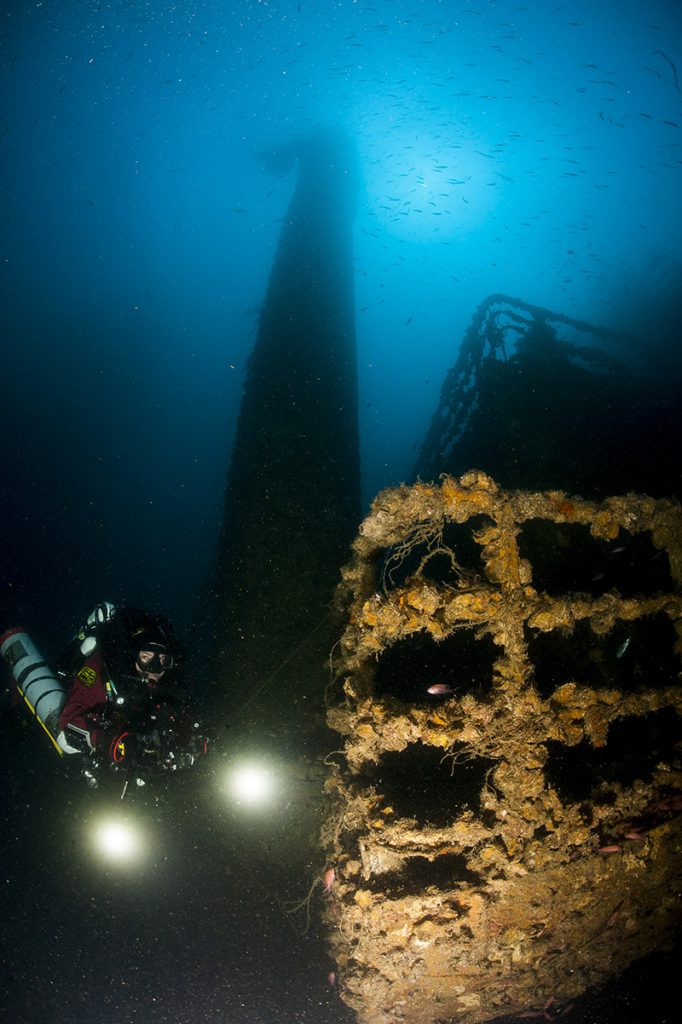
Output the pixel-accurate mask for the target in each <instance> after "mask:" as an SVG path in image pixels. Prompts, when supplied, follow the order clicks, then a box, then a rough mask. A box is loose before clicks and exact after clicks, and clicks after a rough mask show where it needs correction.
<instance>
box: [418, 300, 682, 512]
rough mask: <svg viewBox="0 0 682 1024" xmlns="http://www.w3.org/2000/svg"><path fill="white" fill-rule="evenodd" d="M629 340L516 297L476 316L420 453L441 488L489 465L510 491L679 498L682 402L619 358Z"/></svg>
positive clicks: (427, 475)
mask: <svg viewBox="0 0 682 1024" xmlns="http://www.w3.org/2000/svg"><path fill="white" fill-rule="evenodd" d="M632 340H633V339H625V336H624V335H622V334H621V333H619V332H617V331H613V330H608V329H606V328H603V327H598V326H596V325H594V324H591V323H588V322H586V321H583V320H575V319H573V318H571V317H568V316H564V315H563V314H561V313H555V312H552V311H551V310H548V309H543V308H541V307H540V306H534V305H531V304H530V303H527V302H524V301H523V300H521V299H516V298H511V297H510V296H507V295H502V294H495V295H491V296H489V297H488V298H487V299H485V301H484V302H482V303H481V305H480V306H479V307H478V309H477V310H476V313H475V315H474V317H473V319H472V322H471V325H470V326H469V328H468V330H467V332H466V335H465V338H464V341H463V343H462V346H461V348H460V351H459V355H458V358H457V361H456V363H455V365H454V367H453V368H452V369H451V370H450V371H449V373H448V374H447V377H446V379H445V382H444V384H443V387H442V391H441V397H440V403H439V406H438V409H437V411H436V414H435V416H434V418H433V420H432V423H431V426H430V428H429V431H428V434H427V436H426V439H425V441H424V445H423V447H422V449H421V452H420V456H419V459H418V462H417V466H416V474H417V475H418V476H419V477H420V478H421V479H423V480H434V479H437V478H438V477H439V475H440V474H441V473H444V472H447V473H451V474H454V475H457V474H459V473H462V472H464V471H466V470H467V469H469V468H470V467H471V466H480V467H481V468H484V469H485V470H486V472H489V473H490V474H491V475H492V476H494V477H495V479H496V480H497V481H498V482H499V483H500V484H501V485H502V486H505V487H521V488H529V489H538V488H552V487H561V488H564V489H568V490H571V491H575V492H577V493H581V494H583V495H585V496H592V497H603V496H604V495H607V494H613V493H618V492H621V491H623V490H637V491H645V492H647V493H650V494H653V495H656V496H662V495H665V494H671V493H674V494H680V493H682V488H681V486H680V484H681V479H682V478H681V473H682V468H681V463H680V459H679V455H678V453H677V451H676V450H675V448H674V447H673V446H672V445H671V439H675V438H677V437H679V436H680V434H679V432H680V427H681V426H682V423H681V417H680V410H679V404H680V403H679V396H678V395H677V394H676V392H675V389H674V388H667V387H666V386H665V385H664V384H663V386H661V381H660V379H659V380H658V381H656V376H655V374H654V373H652V375H651V376H650V377H647V378H645V379H642V377H640V376H639V375H637V376H636V375H635V374H634V373H633V371H632V370H630V369H629V368H628V367H627V366H626V365H625V363H623V362H621V361H620V360H619V359H617V358H616V357H615V356H614V354H613V353H614V352H619V353H620V352H622V351H623V350H624V349H625V348H626V347H631V346H632Z"/></svg>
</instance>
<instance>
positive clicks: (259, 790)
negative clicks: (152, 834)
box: [228, 764, 275, 805]
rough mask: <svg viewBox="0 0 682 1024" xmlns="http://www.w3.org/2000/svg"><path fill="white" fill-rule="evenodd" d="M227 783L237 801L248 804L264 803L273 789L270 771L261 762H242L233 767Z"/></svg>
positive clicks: (272, 792)
mask: <svg viewBox="0 0 682 1024" xmlns="http://www.w3.org/2000/svg"><path fill="white" fill-rule="evenodd" d="M228 784H229V788H230V792H231V793H232V795H233V796H234V798H235V799H236V800H237V802H238V803H244V804H249V805H258V804H264V803H266V802H267V801H268V800H269V799H270V798H271V797H272V796H273V794H274V791H275V780H274V778H273V775H272V773H271V772H270V771H269V769H268V768H266V767H265V766H264V765H261V764H242V765H239V766H238V767H236V768H234V769H233V770H232V772H231V774H230V777H229V783H228Z"/></svg>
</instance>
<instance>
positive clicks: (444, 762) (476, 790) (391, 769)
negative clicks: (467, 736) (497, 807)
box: [359, 743, 496, 828]
mask: <svg viewBox="0 0 682 1024" xmlns="http://www.w3.org/2000/svg"><path fill="white" fill-rule="evenodd" d="M495 763H496V762H495V761H493V760H491V759H490V758H485V757H475V756H472V755H471V754H470V752H469V750H468V748H467V747H466V745H465V744H457V745H456V746H455V748H454V749H453V750H452V751H451V752H449V753H447V754H444V753H443V751H442V750H440V749H437V748H436V747H430V746H427V745H426V744H423V743H413V744H411V745H410V746H409V747H407V748H406V749H405V750H400V751H389V752H388V753H386V754H384V755H383V756H382V758H381V760H380V761H379V763H378V764H377V765H372V766H370V767H368V768H366V769H365V771H364V772H363V773H362V775H361V777H360V778H359V785H360V786H372V787H375V788H376V790H377V792H378V793H379V794H380V796H381V799H382V801H383V802H384V803H386V804H388V805H390V806H391V807H392V808H393V811H394V815H395V818H414V819H415V820H416V822H417V825H418V826H419V827H424V826H428V825H430V826H432V827H433V828H445V827H446V826H447V825H450V824H451V823H452V822H453V821H454V820H455V819H456V818H457V817H458V816H459V815H460V814H461V813H462V812H463V811H465V810H470V811H473V813H474V814H479V813H480V810H481V790H482V788H483V786H484V784H485V778H486V775H487V773H488V772H489V771H490V769H491V768H492V767H493V765H494V764H495Z"/></svg>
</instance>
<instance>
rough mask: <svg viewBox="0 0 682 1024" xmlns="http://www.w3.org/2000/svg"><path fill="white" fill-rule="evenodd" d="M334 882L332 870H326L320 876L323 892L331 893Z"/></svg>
mask: <svg viewBox="0 0 682 1024" xmlns="http://www.w3.org/2000/svg"><path fill="white" fill-rule="evenodd" d="M335 881H336V871H334V868H327V870H326V871H325V873H324V874H323V875H322V884H323V885H324V891H325V892H331V891H332V886H333V884H334V882H335Z"/></svg>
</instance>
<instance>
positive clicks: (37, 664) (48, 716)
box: [0, 628, 66, 756]
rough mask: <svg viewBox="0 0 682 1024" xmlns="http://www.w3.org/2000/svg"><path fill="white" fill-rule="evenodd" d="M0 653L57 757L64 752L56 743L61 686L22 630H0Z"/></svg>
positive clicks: (64, 694)
mask: <svg viewBox="0 0 682 1024" xmlns="http://www.w3.org/2000/svg"><path fill="white" fill-rule="evenodd" d="M0 655H1V656H2V658H3V659H4V661H5V664H6V665H7V667H8V668H9V670H10V672H11V673H12V676H13V678H14V681H15V683H16V686H17V690H18V691H19V693H20V694H21V696H22V697H23V698H24V701H25V702H26V706H27V707H28V709H29V711H30V712H31V714H32V715H34V716H35V718H36V719H37V721H38V722H39V723H40V725H41V726H42V727H43V729H44V730H45V732H46V733H47V735H48V736H49V737H50V739H51V741H52V743H53V745H54V747H55V749H56V750H57V751H58V752H59V754H60V756H61V755H63V754H64V753H65V751H64V750H63V749H62V748H61V747H60V745H59V743H58V742H57V720H58V718H59V712H60V711H61V709H62V707H63V705H64V701H65V700H66V692H65V690H64V687H63V685H62V684H61V683H60V681H59V680H58V679H57V677H56V675H55V674H54V672H52V670H51V669H50V667H49V665H48V664H47V662H46V661H45V659H44V658H43V656H42V654H41V653H40V651H39V650H38V648H37V647H36V645H35V644H34V643H33V641H32V640H31V638H30V636H29V635H28V633H27V632H26V631H25V630H23V629H20V628H14V629H8V630H7V632H5V633H3V635H2V636H1V637H0Z"/></svg>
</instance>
